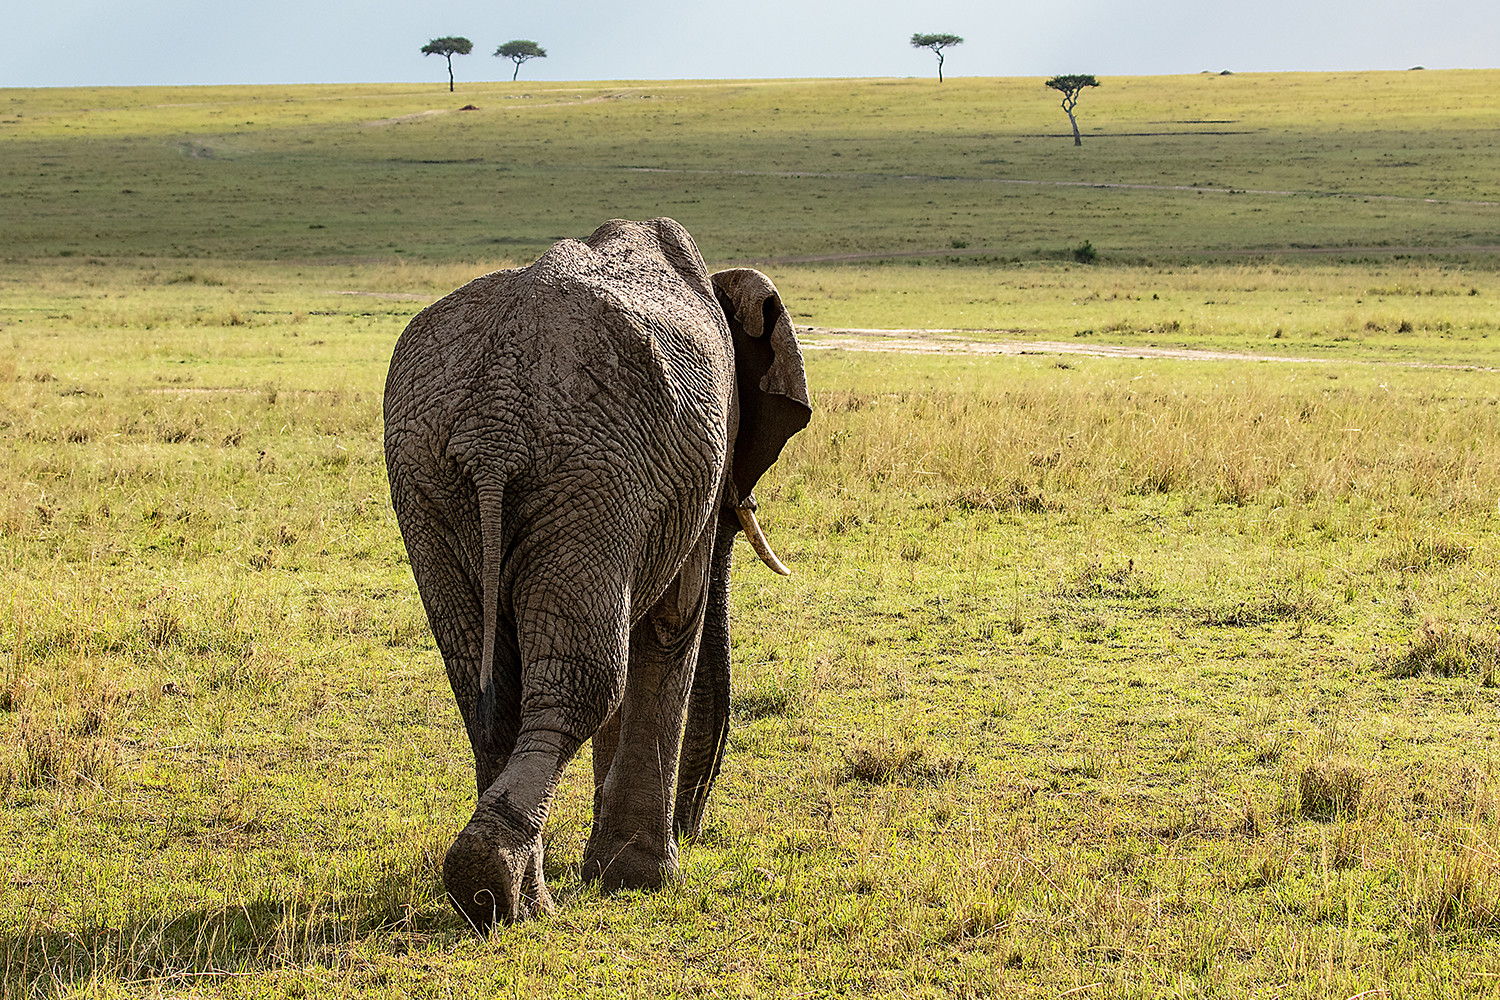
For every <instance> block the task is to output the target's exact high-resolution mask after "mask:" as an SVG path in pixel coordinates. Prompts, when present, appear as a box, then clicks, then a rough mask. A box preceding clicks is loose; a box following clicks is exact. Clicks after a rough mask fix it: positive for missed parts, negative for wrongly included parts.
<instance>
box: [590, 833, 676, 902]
mask: <svg viewBox="0 0 1500 1000" xmlns="http://www.w3.org/2000/svg"><path fill="white" fill-rule="evenodd" d="M676 879H677V844H676V843H675V842H674V841H671V840H668V841H667V843H666V845H665V847H664V848H663V847H657V848H656V849H654V850H653V849H651V848H650V847H648V846H646V845H643V844H641V843H640V842H639V840H638V839H637V840H624V839H619V838H608V837H600V836H598V835H597V834H596V835H595V836H592V837H590V838H589V845H588V847H587V849H585V851H584V853H583V880H584V881H585V882H592V881H595V880H597V881H598V882H599V888H600V889H601V890H602V891H604V892H616V891H618V890H620V889H658V888H660V887H661V886H662V885H664V884H666V883H667V882H670V881H675V880H676Z"/></svg>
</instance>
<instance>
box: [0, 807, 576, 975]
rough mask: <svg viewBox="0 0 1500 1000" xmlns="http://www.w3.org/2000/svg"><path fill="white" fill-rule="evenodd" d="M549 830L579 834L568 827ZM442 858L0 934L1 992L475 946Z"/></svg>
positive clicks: (568, 867)
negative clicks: (448, 891)
mask: <svg viewBox="0 0 1500 1000" xmlns="http://www.w3.org/2000/svg"><path fill="white" fill-rule="evenodd" d="M549 834H550V835H551V836H553V837H572V838H574V839H576V838H577V837H578V833H577V831H576V830H574V829H569V828H568V826H567V824H555V825H554V826H552V827H551V828H550V829H549ZM435 861H437V859H429V860H428V862H427V863H424V864H421V865H419V866H417V868H416V869H415V870H413V869H412V868H411V867H406V868H404V869H398V870H396V871H393V872H391V873H390V874H388V875H387V876H385V877H384V878H381V879H377V880H375V881H374V882H372V883H371V884H370V885H369V886H368V887H367V888H365V889H363V890H362V891H356V892H346V893H342V894H337V893H331V894H322V895H319V894H316V893H313V894H298V893H297V892H296V891H295V890H292V891H281V892H267V893H264V894H262V895H261V896H260V897H258V898H257V899H255V900H253V901H250V902H245V903H226V904H222V905H218V906H204V907H198V908H196V909H192V910H187V911H184V912H180V913H171V914H168V913H162V914H151V915H147V914H142V915H140V916H138V917H137V918H135V919H128V920H124V921H119V922H115V923H106V924H100V925H97V926H94V927H91V928H88V929H85V930H66V931H64V930H51V929H46V928H39V929H37V930H36V931H33V932H29V933H28V932H27V931H25V930H22V931H18V932H11V933H8V934H5V935H0V962H3V964H4V972H3V974H0V996H31V995H34V994H37V993H41V992H47V991H50V990H54V989H56V988H57V987H59V986H61V987H63V988H64V989H65V990H66V989H80V988H82V987H84V986H85V985H86V984H88V983H90V982H93V981H96V980H98V979H105V980H109V979H117V980H120V981H126V982H136V983H141V984H147V983H187V982H194V981H202V980H211V979H213V978H214V977H216V976H224V975H227V974H228V973H230V972H232V973H233V974H235V975H239V974H242V973H256V972H268V971H271V970H274V969H278V968H303V967H306V966H308V965H314V966H317V965H322V966H335V965H337V964H338V962H339V960H340V958H341V956H343V955H346V954H347V953H348V950H349V947H350V945H351V944H352V943H353V942H356V941H361V940H368V939H370V938H378V939H381V940H382V941H383V942H384V947H385V949H386V950H387V951H389V952H390V953H391V954H397V955H400V954H405V953H406V952H408V951H412V950H416V949H419V948H423V947H426V946H428V945H431V944H437V945H440V946H441V945H447V944H455V943H457V942H459V941H466V940H472V939H473V929H472V928H470V927H469V926H468V924H467V923H466V922H465V921H464V919H463V917H462V916H461V915H460V914H459V913H458V912H457V911H456V910H455V909H454V908H453V907H451V906H449V905H448V903H447V900H446V898H445V895H444V889H443V882H442V875H441V873H440V871H439V868H438V864H436V863H434V862H435ZM546 874H547V878H548V879H551V880H555V881H556V883H557V885H558V887H559V892H558V894H557V899H558V902H559V903H560V904H563V905H567V904H568V903H569V902H571V901H572V900H573V898H574V897H575V896H577V895H579V894H583V893H587V892H589V891H590V890H591V887H590V886H587V885H584V884H583V883H582V882H581V881H580V872H579V866H578V865H577V864H562V863H553V862H550V861H549V863H548V867H547V872H546Z"/></svg>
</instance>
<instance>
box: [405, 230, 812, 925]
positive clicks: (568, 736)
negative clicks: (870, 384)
mask: <svg viewBox="0 0 1500 1000" xmlns="http://www.w3.org/2000/svg"><path fill="white" fill-rule="evenodd" d="M810 413H811V405H810V403H809V400H808V396H807V385H806V380H805V378H804V375H803V370H802V358H801V354H800V352H799V351H798V347H797V342H796V338H795V335H794V333H793V328H792V324H791V320H790V318H789V317H788V316H787V313H786V310H785V309H784V308H783V307H782V304H781V300H780V297H779V296H778V295H777V293H776V289H775V287H774V286H773V285H772V284H771V282H770V281H769V279H767V278H766V277H765V276H764V275H762V274H760V273H759V272H758V271H751V270H748V269H738V270H733V271H722V272H719V273H718V274H715V275H713V276H712V277H710V276H709V274H708V272H707V269H706V267H705V266H704V263H703V258H702V257H701V256H700V255H699V253H698V248H697V247H696V246H695V245H694V243H693V241H692V238H691V237H690V236H688V234H687V232H686V231H685V230H684V229H683V228H682V227H681V226H680V225H678V224H677V223H676V222H673V221H672V220H670V219H655V220H652V221H650V222H622V221H614V222H609V223H606V224H605V225H603V226H601V227H600V228H599V229H598V230H597V231H596V232H595V233H594V234H593V235H592V236H590V237H589V238H588V240H586V241H584V242H577V241H573V240H566V241H563V242H560V243H558V244H556V245H555V246H554V247H553V248H552V249H551V250H549V251H548V252H547V253H546V254H545V255H543V256H542V257H541V258H540V259H538V260H537V261H536V263H534V264H532V265H531V266H529V267H525V268H520V269H517V270H513V271H499V272H496V273H494V274H489V275H486V276H484V277H482V278H478V279H476V280H474V281H472V282H470V283H469V284H467V285H465V286H464V287H463V288H460V289H459V290H458V291H456V292H453V293H452V294H451V295H448V296H447V297H446V298H444V299H442V300H440V301H439V302H437V303H435V304H433V305H431V306H429V307H428V308H426V309H424V310H423V311H422V312H421V313H419V314H418V315H417V316H416V318H414V319H413V320H412V321H411V324H410V325H409V326H407V328H406V331H405V332H404V333H403V334H402V335H401V339H400V340H399V341H398V343H397V344H396V349H395V353H394V356H393V357H392V359H391V369H390V375H389V378H388V380H387V382H386V390H385V449H386V464H387V467H388V471H389V475H390V481H391V499H392V501H393V503H394V505H395V509H396V518H397V521H398V522H399V523H400V526H401V534H402V537H403V539H404V540H405V542H406V548H407V552H408V553H409V555H410V557H411V566H412V573H413V575H414V576H415V577H416V581H417V587H418V589H419V590H420V591H421V594H422V602H423V605H424V606H425V607H426V610H427V617H428V620H429V622H430V623H431V625H432V630H433V633H434V635H435V636H436V638H437V643H438V647H439V649H440V650H441V651H442V654H443V661H444V663H445V665H446V667H447V671H448V680H449V682H450V683H451V684H452V686H453V693H454V696H455V697H456V698H457V700H458V707H459V711H460V713H461V714H462V716H463V721H464V726H465V728H466V729H467V730H468V734H469V742H470V744H471V745H472V747H473V750H474V759H475V772H476V778H477V786H478V803H477V805H476V808H475V810H474V816H473V818H472V819H471V820H470V821H469V823H468V825H467V826H466V827H465V828H464V829H463V831H462V832H461V833H460V834H459V835H458V837H457V838H456V839H455V840H454V842H453V845H452V846H451V847H450V848H449V850H448V854H447V857H446V859H445V861H444V864H443V881H444V884H445V885H446V886H447V889H448V893H449V895H450V898H451V899H452V901H453V903H454V905H455V906H456V907H457V908H458V909H459V910H460V912H462V913H463V914H464V915H465V916H466V917H467V918H468V919H469V920H470V921H471V922H472V923H473V925H474V926H475V927H476V928H478V929H483V928H485V927H487V926H489V925H490V924H491V923H493V922H495V921H496V920H500V921H506V922H509V921H514V920H518V919H524V918H526V917H528V916H532V915H534V914H536V913H538V912H550V910H551V909H552V901H551V898H550V896H549V895H548V892H547V885H546V881H545V879H544V878H543V875H542V840H541V834H542V825H543V823H544V822H545V820H546V817H547V810H548V807H549V805H550V803H551V801H552V796H553V794H554V792H555V790H556V787H557V779H558V775H559V774H560V773H561V771H562V768H563V766H564V765H565V764H566V763H567V762H568V760H569V759H570V758H571V757H572V756H573V754H574V753H576V752H577V750H578V748H579V746H580V745H581V744H582V743H583V742H584V741H585V740H587V739H589V738H591V737H592V738H593V741H594V744H593V746H594V785H595V791H594V824H593V830H592V833H591V834H590V836H589V841H588V847H587V848H586V850H585V853H584V860H583V873H584V877H585V878H588V879H594V878H597V879H599V880H600V881H601V882H602V884H603V887H604V888H605V889H606V890H612V889H617V888H622V887H630V888H641V887H654V886H658V885H660V884H661V883H662V882H663V880H664V879H667V878H670V877H673V876H674V875H675V873H676V869H677V837H678V836H692V835H695V834H696V833H697V832H698V830H699V828H700V826H701V824H702V821H703V809H704V805H705V803H706V801H707V799H708V794H709V790H710V789H711V787H712V784H713V780H714V777H715V775H716V774H717V773H718V769H719V764H720V761H721V759H722V755H723V750H724V743H725V738H726V735H727V732H728V722H729V625H728V586H729V563H730V549H731V547H732V544H733V541H734V536H735V533H736V532H737V531H738V530H739V523H738V521H737V520H736V518H735V515H734V512H733V505H734V502H735V500H736V499H737V498H741V497H743V498H749V497H750V496H751V489H752V488H753V487H754V485H755V481H756V480H757V479H758V478H759V477H760V475H761V474H762V473H763V472H764V471H765V470H766V468H767V467H769V466H770V465H771V463H772V462H774V461H775V460H776V456H777V455H778V454H779V453H780V451H781V447H782V445H783V444H784V443H785V442H786V440H787V438H788V437H790V436H791V435H792V434H794V433H796V432H797V431H798V430H800V429H801V428H802V427H803V426H805V425H806V423H807V420H808V417H809V415H810ZM685 719H686V732H685V733H684V720H685Z"/></svg>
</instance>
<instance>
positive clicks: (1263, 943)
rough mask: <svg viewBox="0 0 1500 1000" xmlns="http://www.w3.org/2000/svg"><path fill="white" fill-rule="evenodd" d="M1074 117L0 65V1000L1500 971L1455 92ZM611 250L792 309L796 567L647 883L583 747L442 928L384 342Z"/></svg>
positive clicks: (624, 86)
mask: <svg viewBox="0 0 1500 1000" xmlns="http://www.w3.org/2000/svg"><path fill="white" fill-rule="evenodd" d="M1103 83H1104V86H1102V87H1101V88H1099V89H1098V90H1096V91H1090V92H1087V93H1086V94H1085V95H1084V97H1083V100H1082V101H1081V102H1080V106H1079V112H1080V118H1081V125H1082V126H1083V130H1084V133H1083V138H1084V144H1083V146H1082V147H1077V148H1075V147H1074V146H1073V145H1072V141H1071V136H1070V134H1069V132H1068V129H1067V123H1066V119H1065V118H1064V116H1063V115H1062V112H1061V111H1060V110H1059V109H1058V108H1057V106H1056V105H1055V103H1054V102H1053V100H1052V97H1053V95H1052V93H1051V92H1050V91H1047V90H1045V88H1043V86H1042V83H1041V81H1040V80H1036V79H1031V80H1020V79H963V78H959V79H949V80H948V81H947V82H945V83H943V84H941V85H939V84H938V83H937V82H936V81H935V80H933V81H929V80H808V81H749V82H719V81H715V82H652V83H628V82H627V83H595V84H579V85H563V84H537V83H531V84H525V83H522V84H509V83H507V84H493V83H485V84H470V85H468V86H467V87H464V86H461V87H460V93H458V94H456V95H452V96H450V95H449V94H447V93H446V92H445V91H444V90H442V89H441V88H440V87H439V86H437V85H433V86H430V87H429V86H418V85H410V84H408V85H371V86H361V87H354V86H336V87H335V86H330V87H321V86H320V87H314V86H306V87H280V88H275V87H237V88H227V87H226V88H180V89H78V90H67V89H60V90H26V91H22V90H9V91H5V90H0V233H3V234H4V241H3V246H0V441H3V447H0V957H3V965H4V972H3V976H4V979H3V988H0V992H3V993H4V995H5V996H6V997H12V996H14V997H62V996H88V997H155V996H200V997H282V996H320V997H321V996H338V997H366V996H371V997H385V996H401V997H406V996H415V997H468V996H491V995H502V996H512V995H514V996H538V995H552V996H591V997H592V996H653V997H657V996H705V997H707V996H742V995H743V996H861V997H865V996H903V997H907V996H910V997H924V996H930V997H939V996H973V997H985V996H1005V997H1011V996H1020V997H1027V996H1047V997H1053V996H1079V997H1106V996H1108V997H1137V996H1138V997H1163V996H1172V997H1245V996H1264V997H1338V998H1349V997H1355V996H1361V997H1377V996H1378V997H1387V996H1389V997H1489V996H1494V995H1496V994H1500V774H1497V753H1496V751H1497V748H1496V743H1495V735H1496V730H1497V721H1500V686H1497V685H1500V678H1497V674H1500V581H1497V573H1500V541H1497V537H1496V528H1497V525H1500V508H1497V504H1500V407H1497V405H1496V404H1497V399H1500V391H1497V382H1496V378H1497V376H1496V373H1495V367H1496V365H1497V363H1500V310H1497V303H1500V269H1497V260H1500V258H1497V254H1500V157H1497V155H1496V144H1497V141H1500V132H1497V130H1496V127H1495V122H1496V121H1497V120H1500V98H1497V97H1496V96H1495V95H1496V94H1497V93H1500V73H1497V72H1489V71H1479V72H1415V71H1414V72H1405V73H1367V74H1352V75H1341V76H1332V75H1320V74H1296V75H1286V76H1268V75H1252V74H1241V75H1225V76H1220V75H1208V74H1205V75H1202V76H1189V77H1170V78H1165V77H1164V78H1131V79H1110V78H1105V79H1104V80H1103ZM464 105H473V109H472V110H460V108H461V107H462V106H464ZM657 215H670V216H672V217H674V218H677V219H678V220H680V221H682V222H683V223H684V224H685V225H686V226H687V227H688V229H689V230H690V231H691V232H692V233H693V234H694V235H695V236H696V237H697V239H698V241H699V243H700V246H701V247H702V249H703V251H704V255H705V257H706V258H707V260H708V262H709V265H710V267H711V268H718V267H723V266H731V265H737V264H751V265H754V266H757V267H760V268H761V269H762V270H764V271H766V272H767V273H768V274H770V275H771V276H772V278H773V279H775V280H776V282H777V283H778V285H779V287H780V288H781V291H782V294H783V296H784V298H785V299H786V301H787V303H788V306H789V308H790V309H791V311H792V312H793V314H794V316H795V318H796V319H797V321H798V322H799V324H804V325H805V327H806V329H804V331H803V344H804V347H805V349H806V353H807V357H808V380H809V383H810V385H811V388H812V393H813V398H814V404H815V414H814V417H813V421H812V424H811V425H810V426H809V427H808V429H807V430H806V431H805V432H803V433H802V434H801V435H799V436H798V437H797V438H795V439H793V441H792V443H791V445H790V446H789V447H788V450H787V452H786V454H785V455H784V456H783V457H782V459H781V461H780V463H779V464H778V465H777V466H776V467H775V468H774V469H773V470H772V472H771V473H770V475H769V477H768V479H767V480H766V481H764V482H763V484H762V486H761V488H760V490H759V491H758V493H759V495H760V502H761V516H762V523H763V524H764V525H765V527H766V528H767V531H768V533H769V534H770V535H771V538H772V541H773V543H774V544H775V545H776V546H777V548H778V550H779V552H780V554H781V555H782V557H783V558H784V559H785V560H786V561H787V562H788V563H789V564H790V565H791V566H792V568H793V571H794V574H795V575H794V576H793V577H791V578H789V579H782V578H779V577H773V576H772V575H771V574H769V573H768V572H767V571H765V570H764V568H763V567H761V566H759V565H758V563H756V562H755V561H754V560H753V558H748V556H749V553H748V549H746V550H745V552H744V553H743V556H744V557H742V558H741V559H740V561H739V564H738V567H737V569H736V571H735V582H734V586H733V620H734V629H735V636H736V646H735V654H734V673H735V677H734V683H735V694H734V698H733V727H732V731H731V735H730V745H729V750H728V754H727V758H726V764H725V769H724V772H723V774H722V776H721V778H720V782H719V785H718V787H717V789H716V792H715V798H714V799H713V801H712V802H711V804H710V811H709V818H708V823H707V826H706V830H705V833H704V835H703V836H702V838H700V839H699V840H698V841H697V842H695V843H693V844H691V845H687V846H686V847H685V850H684V865H683V879H682V881H681V883H680V884H678V885H674V886H672V887H669V888H668V889H666V890H664V891H660V892H656V893H648V894H632V893H625V894H620V895H614V896H601V895H600V894H599V893H598V892H597V890H596V889H594V888H592V887H591V886H589V885H588V884H584V883H582V882H581V881H580V879H579V874H578V868H577V865H578V859H579V856H580V853H581V850H582V845H583V841H584V839H585V838H586V836H587V831H588V823H589V804H590V803H589V798H590V793H591V788H590V778H589V775H588V773H587V768H586V767H585V766H584V761H583V760H579V761H575V762H574V764H573V765H571V766H570V768H569V771H568V773H567V774H566V776H565V780H564V783H563V788H562V791H561V793H560V797H559V801H558V802H557V804H556V806H555V807H554V811H553V818H552V820H551V822H550V825H549V827H548V829H547V833H546V836H547V839H548V847H547V850H548V859H549V860H548V865H549V870H548V879H549V881H550V883H551V884H552V886H553V891H554V893H555V894H556V895H557V897H558V902H559V912H558V914H557V915H556V916H554V917H551V918H547V919H542V920H537V921H534V922H531V923H527V924H523V925H518V926H514V927H509V928H500V929H497V930H495V931H493V932H492V933H491V934H490V935H489V936H488V937H485V938H479V937H476V936H475V935H474V934H472V932H470V931H469V929H468V928H467V927H466V926H465V925H464V924H463V923H462V922H461V920H460V918H459V917H458V916H457V915H456V914H455V913H454V912H453V911H452V910H451V909H450V907H449V906H448V904H447V902H446V901H445V900H444V898H443V895H442V882H441V876H440V866H441V859H442V852H443V851H444V849H445V848H446V846H447V844H448V842H449V841H450V839H451V837H452V836H453V834H454V833H455V832H456V831H457V830H458V829H459V827H460V826H461V825H462V824H463V822H464V821H465V820H466V819H467V817H468V815H469V812H470V810H471V804H472V796H473V786H472V782H473V777H472V774H473V772H472V769H471V760H470V757H469V751H468V749H467V742H466V739H465V737H464V735H463V731H462V727H461V724H460V722H459V719H458V715H457V712H456V710H455V708H454V706H453V703H452V699H451V695H450V694H449V692H448V690H447V683H446V679H445V677H444V675H443V671H442V665H441V662H440V659H439V657H438V654H437V651H436V648H435V646H434V644H433V642H432V639H431V636H430V634H429V633H428V631H427V626H426V622H425V619H424V617H423V615H422V611H421V607H420V604H419V603H418V601H417V597H416V592H415V587H414V585H413V583H412V580H411V577H410V570H409V567H408V566H407V565H406V563H405V559H404V554H403V551H402V548H401V544H400V540H399V537H398V534H397V532H396V528H395V524H394V520H393V517H392V514H391V511H390V507H389V501H388V498H387V495H386V486H385V474H384V467H383V460H382V452H381V444H380V441H381V425H380V403H381V390H382V385H383V379H384V374H385V366H386V362H387V360H388V358H389V355H390V349H391V347H392V345H393V343H394V340H395V338H396V336H397V334H398V333H399V332H400V330H401V328H402V327H403V326H404V324H405V323H406V321H407V320H408V319H409V318H410V317H411V315H412V314H413V313H414V312H415V311H416V310H417V309H419V308H420V307H421V306H422V305H423V304H425V303H427V302H430V301H432V300H433V299H435V298H437V297H438V296H440V295H442V294H444V293H446V292H447V291H449V290H451V289H452V288H454V287H456V286H457V285H459V284H461V283H462V282H464V281H466V280H468V279H469V278H471V277H474V276H476V275H478V274H481V273H483V272H485V271H487V270H491V269H493V268H495V267H499V266H510V265H514V264H523V263H526V262H528V261H529V260H530V259H531V258H532V257H533V256H535V255H536V254H537V253H538V252H540V251H541V250H543V249H545V247H546V246H547V245H548V244H549V243H550V242H551V241H552V240H554V239H556V238H560V237H568V236H571V237H582V236H586V235H587V234H588V233H589V232H590V231H591V230H592V229H593V228H594V227H595V226H596V225H597V224H598V223H600V222H602V221H604V220H605V219H608V218H612V217H627V218H647V217H652V216H657ZM872 331H883V332H872ZM584 756H585V757H586V756H587V755H586V754H585V755H584Z"/></svg>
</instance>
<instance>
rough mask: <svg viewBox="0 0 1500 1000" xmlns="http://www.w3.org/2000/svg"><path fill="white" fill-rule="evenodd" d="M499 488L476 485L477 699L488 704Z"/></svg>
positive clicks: (496, 611) (499, 549)
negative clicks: (480, 611)
mask: <svg viewBox="0 0 1500 1000" xmlns="http://www.w3.org/2000/svg"><path fill="white" fill-rule="evenodd" d="M501 499H502V491H501V489H500V488H499V487H498V486H485V485H480V486H479V546H480V549H481V555H480V567H479V591H480V598H481V600H483V602H484V641H483V645H482V647H481V649H480V653H479V702H480V705H481V706H483V705H486V704H491V703H493V701H494V697H495V693H494V691H493V690H492V688H493V687H494V685H495V643H496V642H497V641H498V638H499V631H500V570H501V566H502V563H503V553H504V548H503V545H502V540H501V531H500V505H501Z"/></svg>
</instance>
